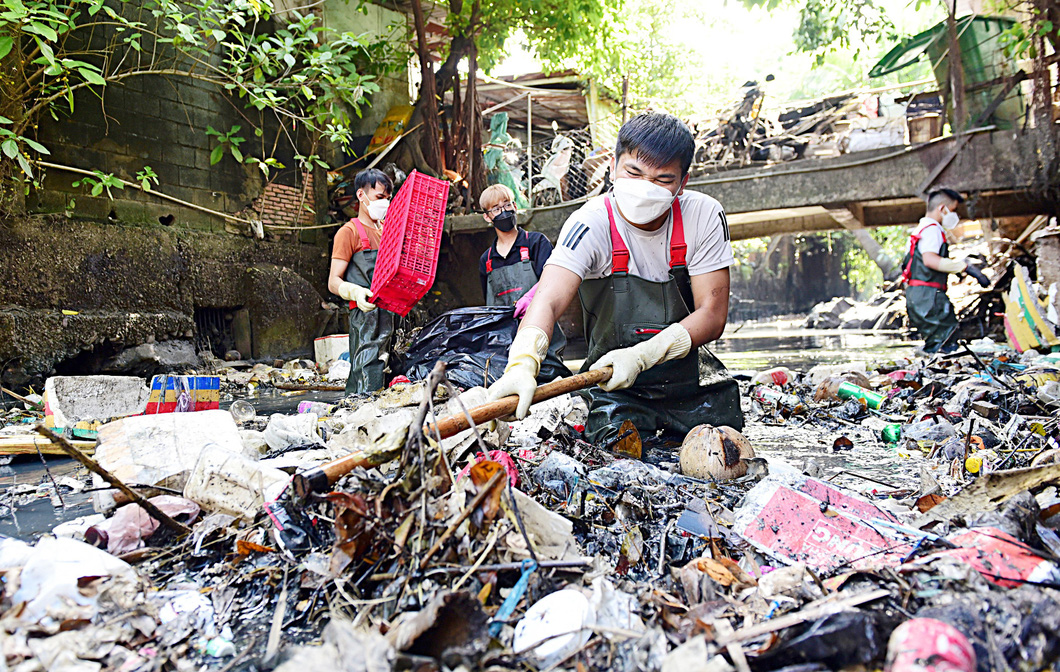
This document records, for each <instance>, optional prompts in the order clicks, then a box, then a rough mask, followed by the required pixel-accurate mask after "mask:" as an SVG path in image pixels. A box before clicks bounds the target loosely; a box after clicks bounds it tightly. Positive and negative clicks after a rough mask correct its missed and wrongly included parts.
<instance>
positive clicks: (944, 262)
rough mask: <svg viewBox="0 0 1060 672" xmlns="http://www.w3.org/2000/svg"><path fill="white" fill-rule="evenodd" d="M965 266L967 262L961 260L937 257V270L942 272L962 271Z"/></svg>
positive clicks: (966, 266)
mask: <svg viewBox="0 0 1060 672" xmlns="http://www.w3.org/2000/svg"><path fill="white" fill-rule="evenodd" d="M967 268H968V264H966V263H964V262H963V261H957V260H956V259H947V258H946V257H941V258H940V259H939V270H940V271H942V272H943V273H964V271H965V269H967Z"/></svg>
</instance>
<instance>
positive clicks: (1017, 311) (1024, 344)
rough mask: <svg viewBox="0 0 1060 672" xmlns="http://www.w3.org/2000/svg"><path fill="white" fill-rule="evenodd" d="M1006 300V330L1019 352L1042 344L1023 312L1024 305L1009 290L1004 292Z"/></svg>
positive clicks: (1013, 345) (1011, 342) (1003, 295)
mask: <svg viewBox="0 0 1060 672" xmlns="http://www.w3.org/2000/svg"><path fill="white" fill-rule="evenodd" d="M1001 297H1002V298H1003V299H1004V301H1005V332H1006V334H1007V335H1008V338H1009V341H1010V344H1011V345H1012V347H1013V348H1015V349H1016V351H1017V352H1026V351H1027V350H1030V349H1031V348H1036V347H1039V346H1040V345H1041V342H1040V341H1038V338H1037V337H1036V336H1035V335H1034V331H1033V330H1032V329H1031V326H1030V325H1029V324H1028V323H1027V316H1026V315H1025V314H1024V313H1023V307H1022V306H1020V305H1019V302H1018V301H1015V300H1013V298H1012V297H1011V296H1009V293H1008V292H1004V293H1002V295H1001Z"/></svg>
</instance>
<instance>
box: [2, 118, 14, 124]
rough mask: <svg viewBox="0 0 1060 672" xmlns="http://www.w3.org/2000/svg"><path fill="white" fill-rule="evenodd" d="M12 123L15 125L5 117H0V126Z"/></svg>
mask: <svg viewBox="0 0 1060 672" xmlns="http://www.w3.org/2000/svg"><path fill="white" fill-rule="evenodd" d="M13 123H15V122H13V121H11V120H10V119H8V118H7V117H0V124H13Z"/></svg>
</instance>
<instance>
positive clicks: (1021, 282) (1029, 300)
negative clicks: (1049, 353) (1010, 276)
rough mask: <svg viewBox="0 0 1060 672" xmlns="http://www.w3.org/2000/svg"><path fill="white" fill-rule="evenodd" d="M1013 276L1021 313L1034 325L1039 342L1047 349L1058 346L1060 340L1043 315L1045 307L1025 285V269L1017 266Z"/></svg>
mask: <svg viewBox="0 0 1060 672" xmlns="http://www.w3.org/2000/svg"><path fill="white" fill-rule="evenodd" d="M1015 275H1016V286H1017V287H1018V288H1019V300H1020V303H1021V304H1022V305H1023V311H1024V313H1025V314H1026V315H1027V316H1028V317H1029V318H1030V322H1031V323H1032V324H1034V328H1035V329H1037V330H1038V334H1039V335H1040V336H1041V339H1040V340H1044V341H1045V344H1046V345H1048V346H1049V347H1053V346H1054V345H1060V338H1057V336H1056V331H1055V330H1054V329H1053V325H1051V324H1049V321H1048V320H1046V319H1045V316H1044V315H1043V313H1045V312H1047V310H1046V308H1045V306H1043V305H1042V303H1041V301H1039V300H1038V297H1037V296H1035V294H1034V292H1032V291H1031V288H1030V285H1029V284H1028V283H1027V269H1026V268H1024V267H1023V266H1020V265H1019V264H1017V265H1016V273H1015Z"/></svg>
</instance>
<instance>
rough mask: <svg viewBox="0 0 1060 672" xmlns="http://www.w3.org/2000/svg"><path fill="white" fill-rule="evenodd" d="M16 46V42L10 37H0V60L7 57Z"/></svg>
mask: <svg viewBox="0 0 1060 672" xmlns="http://www.w3.org/2000/svg"><path fill="white" fill-rule="evenodd" d="M14 45H15V40H14V39H13V38H12V37H11V36H10V35H0V58H3V57H4V56H7V55H8V53H10V52H11V47H13V46H14Z"/></svg>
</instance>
